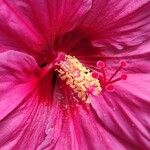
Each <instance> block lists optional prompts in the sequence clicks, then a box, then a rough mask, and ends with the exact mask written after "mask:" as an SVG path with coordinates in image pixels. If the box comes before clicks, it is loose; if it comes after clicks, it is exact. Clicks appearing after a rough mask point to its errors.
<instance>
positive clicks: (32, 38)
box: [0, 0, 44, 54]
mask: <svg viewBox="0 0 150 150" xmlns="http://www.w3.org/2000/svg"><path fill="white" fill-rule="evenodd" d="M43 44H44V39H43V37H42V35H41V34H40V33H39V32H38V30H37V29H36V28H35V27H34V25H33V24H32V22H31V21H30V20H29V18H27V17H26V16H25V15H23V13H21V12H19V10H17V9H16V7H15V6H14V5H13V4H12V2H11V1H6V0H1V1H0V51H5V50H9V49H11V50H12V49H15V50H22V51H27V52H30V53H33V54H34V53H37V52H39V50H40V49H42V47H43Z"/></svg>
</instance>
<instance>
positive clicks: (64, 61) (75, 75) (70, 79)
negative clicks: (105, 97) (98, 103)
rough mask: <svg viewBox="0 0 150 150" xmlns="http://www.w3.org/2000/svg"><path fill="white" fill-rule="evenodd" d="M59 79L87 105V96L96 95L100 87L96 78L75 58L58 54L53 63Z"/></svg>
mask: <svg viewBox="0 0 150 150" xmlns="http://www.w3.org/2000/svg"><path fill="white" fill-rule="evenodd" d="M55 65H56V66H57V67H56V69H55V70H56V71H57V72H58V73H59V77H60V78H61V79H62V80H65V81H66V84H67V85H68V86H69V87H70V88H71V89H72V90H73V91H74V93H75V94H77V96H78V98H80V99H81V100H82V101H85V102H87V103H88V95H90V94H92V95H95V96H96V95H98V94H99V93H100V91H101V85H100V82H99V80H98V79H97V76H96V75H94V74H93V73H92V72H91V71H90V70H89V69H87V68H86V67H85V66H84V65H83V64H82V63H81V62H80V61H79V60H78V59H77V58H76V57H75V56H70V55H64V54H60V55H59V56H58V59H57V62H56V63H55Z"/></svg>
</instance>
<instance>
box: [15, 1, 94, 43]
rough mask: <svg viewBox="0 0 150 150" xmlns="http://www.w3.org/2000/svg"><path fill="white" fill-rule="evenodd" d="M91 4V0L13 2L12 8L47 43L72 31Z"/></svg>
mask: <svg viewBox="0 0 150 150" xmlns="http://www.w3.org/2000/svg"><path fill="white" fill-rule="evenodd" d="M91 3H92V0H77V1H74V0H66V1H62V0H58V1H55V0H45V1H40V0H37V1H29V0H21V1H18V0H13V6H14V7H16V8H17V9H18V10H19V11H20V12H21V13H23V14H24V15H25V16H26V17H27V18H29V19H30V21H31V22H32V23H33V24H34V26H35V27H36V28H37V29H38V30H40V31H41V33H42V34H43V35H44V37H46V38H47V40H48V41H49V40H54V39H55V38H56V36H58V35H61V34H63V33H66V32H68V31H70V30H72V29H73V28H74V27H75V25H77V24H78V23H79V22H80V20H81V18H82V17H83V15H85V13H87V12H88V10H89V9H90V7H91ZM51 42H52V41H51ZM51 44H52V43H51Z"/></svg>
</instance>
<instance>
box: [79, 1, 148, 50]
mask: <svg viewBox="0 0 150 150" xmlns="http://www.w3.org/2000/svg"><path fill="white" fill-rule="evenodd" d="M149 9H150V2H149V1H148V0H145V1H134V0H131V1H126V0H121V1H116V0H111V1H107V0H100V1H99V0H94V2H93V6H92V9H91V11H90V13H88V15H87V17H86V19H85V21H84V22H83V24H82V25H81V28H82V29H83V30H84V31H85V32H86V30H88V31H87V32H88V33H89V36H90V38H91V41H92V43H93V45H94V46H96V47H107V48H111V49H113V48H115V49H119V50H121V49H126V48H127V47H133V46H137V45H140V44H141V43H143V42H145V41H147V40H149V39H150V36H149V35H150V11H149Z"/></svg>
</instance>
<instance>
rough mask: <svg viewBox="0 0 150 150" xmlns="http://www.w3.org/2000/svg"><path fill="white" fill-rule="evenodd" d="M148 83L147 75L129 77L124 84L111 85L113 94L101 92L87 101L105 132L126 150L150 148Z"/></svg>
mask: <svg viewBox="0 0 150 150" xmlns="http://www.w3.org/2000/svg"><path fill="white" fill-rule="evenodd" d="M149 82H150V77H149V75H148V74H143V73H141V74H140V73H139V74H130V75H129V76H128V79H127V81H126V82H123V81H120V82H118V83H116V84H115V86H114V88H115V90H114V92H110V93H109V92H107V91H105V90H104V91H103V92H102V93H101V94H100V96H99V97H92V98H91V100H92V102H91V104H92V107H93V109H94V110H95V112H96V114H97V116H98V118H99V121H100V122H101V123H102V124H103V126H104V127H105V129H106V130H107V131H109V133H111V134H112V135H114V137H116V138H117V139H118V140H119V141H121V143H123V144H124V146H125V147H129V148H130V149H132V148H133V149H145V150H148V149H149V148H150V147H149V146H150V142H149V141H150V138H149V137H150V132H149V130H150V119H149V113H150V100H149V97H150V90H149Z"/></svg>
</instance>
